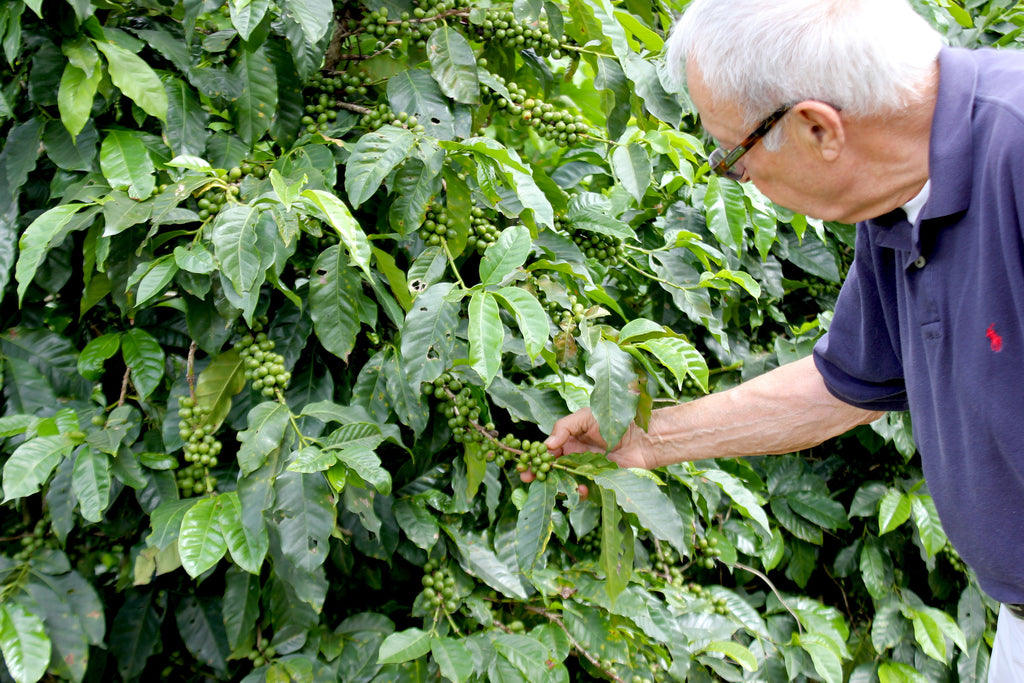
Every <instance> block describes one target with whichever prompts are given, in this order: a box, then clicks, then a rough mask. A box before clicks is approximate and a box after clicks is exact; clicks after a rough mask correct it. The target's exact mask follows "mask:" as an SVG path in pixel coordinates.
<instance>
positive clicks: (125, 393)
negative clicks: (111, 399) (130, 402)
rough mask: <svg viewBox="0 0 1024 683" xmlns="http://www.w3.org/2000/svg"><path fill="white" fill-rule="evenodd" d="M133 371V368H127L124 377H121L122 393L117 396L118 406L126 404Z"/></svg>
mask: <svg viewBox="0 0 1024 683" xmlns="http://www.w3.org/2000/svg"><path fill="white" fill-rule="evenodd" d="M131 372H132V369H131V368H125V371H124V377H122V378H121V395H120V396H118V397H117V406H118V407H119V408H120V407H121V406H123V405H124V402H125V400H127V398H128V377H129V376H130V375H131Z"/></svg>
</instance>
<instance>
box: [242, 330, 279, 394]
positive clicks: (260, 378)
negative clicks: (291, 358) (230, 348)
mask: <svg viewBox="0 0 1024 683" xmlns="http://www.w3.org/2000/svg"><path fill="white" fill-rule="evenodd" d="M256 328H259V329H258V330H256ZM262 329H263V325H262V324H261V323H259V322H257V324H256V326H255V327H254V331H255V332H256V334H252V333H248V332H247V333H246V334H245V335H244V336H242V338H240V339H239V340H238V341H237V342H236V343H235V350H236V351H238V354H239V355H240V356H241V357H242V363H243V364H244V366H245V368H244V370H243V374H244V376H245V378H246V379H247V380H251V381H252V389H253V391H258V392H260V394H262V395H263V396H264V397H265V398H274V397H275V396H276V395H277V392H278V390H281V391H283V390H284V389H286V388H287V387H288V383H289V382H290V381H291V380H292V373H290V372H289V371H288V370H286V369H285V367H284V356H282V355H281V354H279V353H274V340H273V339H268V338H267V333H266V332H263V331H262Z"/></svg>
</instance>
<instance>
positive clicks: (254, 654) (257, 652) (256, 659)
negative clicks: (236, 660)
mask: <svg viewBox="0 0 1024 683" xmlns="http://www.w3.org/2000/svg"><path fill="white" fill-rule="evenodd" d="M276 656H277V651H276V650H275V649H274V648H273V647H271V646H270V645H267V646H265V647H263V649H262V650H261V649H260V648H259V646H258V645H257V647H254V648H252V649H251V650H249V651H248V652H247V653H245V657H246V659H248V660H249V661H250V662H252V665H253V668H256V669H258V668H259V667H261V666H266V665H267V664H269V663H270V662H271V661H273V659H274V657H276Z"/></svg>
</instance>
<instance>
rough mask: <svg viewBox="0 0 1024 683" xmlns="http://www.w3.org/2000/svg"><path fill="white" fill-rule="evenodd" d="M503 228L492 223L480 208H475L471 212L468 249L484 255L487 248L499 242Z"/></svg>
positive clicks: (467, 240) (467, 241) (467, 239)
mask: <svg viewBox="0 0 1024 683" xmlns="http://www.w3.org/2000/svg"><path fill="white" fill-rule="evenodd" d="M500 234H501V228H499V227H498V226H497V225H495V224H494V223H493V222H491V219H490V218H489V217H488V215H487V214H486V213H485V212H484V210H483V209H481V208H480V207H478V206H474V207H473V208H472V209H471V210H470V212H469V237H467V238H466V248H467V249H476V251H477V253H478V254H483V253H484V251H485V250H486V249H487V247H489V246H491V245H492V244H494V243H495V242H497V241H498V235H500Z"/></svg>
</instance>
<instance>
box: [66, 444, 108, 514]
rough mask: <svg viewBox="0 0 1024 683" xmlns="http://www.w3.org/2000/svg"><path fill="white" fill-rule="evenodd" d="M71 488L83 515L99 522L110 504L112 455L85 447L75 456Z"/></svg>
mask: <svg viewBox="0 0 1024 683" xmlns="http://www.w3.org/2000/svg"><path fill="white" fill-rule="evenodd" d="M72 476H73V479H72V481H71V490H72V491H74V494H75V497H76V498H77V499H78V505H79V509H80V510H81V511H82V517H84V518H85V519H86V520H87V521H90V522H99V521H101V520H102V519H103V513H104V512H105V511H106V509H107V506H109V505H110V456H109V455H107V454H106V453H101V452H99V451H95V450H93V449H92V448H88V447H86V448H83V449H81V450H80V451H79V452H78V455H77V456H75V468H74V473H73V475H72Z"/></svg>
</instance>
